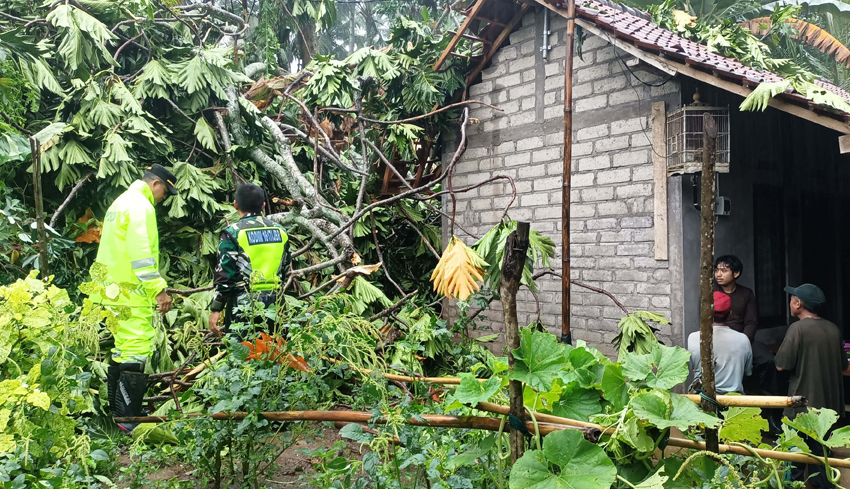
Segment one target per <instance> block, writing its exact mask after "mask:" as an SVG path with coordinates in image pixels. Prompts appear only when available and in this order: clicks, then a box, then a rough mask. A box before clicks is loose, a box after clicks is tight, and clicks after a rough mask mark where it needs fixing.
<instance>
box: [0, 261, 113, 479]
mask: <svg viewBox="0 0 850 489" xmlns="http://www.w3.org/2000/svg"><path fill="white" fill-rule="evenodd" d="M36 275H37V273H36V272H33V273H32V274H31V275H30V276H29V277H27V278H26V279H23V280H18V281H16V282H14V283H12V284H10V285H8V286H0V371H2V374H3V379H4V380H2V381H0V454H6V455H5V459H6V460H7V463H6V466H5V467H4V468H2V469H0V479H2V477H3V474H6V475H7V476H8V477H9V478H10V479H15V480H19V481H21V482H23V481H26V482H28V483H29V484H33V485H35V484H53V487H57V486H56V485H55V484H57V483H58V484H60V485H63V486H64V487H67V486H66V485H65V484H68V485H71V484H77V483H79V484H81V485H84V484H85V483H89V484H94V485H97V484H99V482H98V480H96V479H95V476H94V473H95V471H96V470H97V468H98V462H99V461H102V462H108V460H109V457H108V456H107V455H105V454H104V453H103V451H102V450H96V448H97V447H96V446H95V442H93V441H92V439H91V438H90V437H89V436H88V435H87V434H85V433H82V434H81V433H80V432H79V431H78V428H79V426H78V419H77V418H78V417H79V416H80V415H82V414H87V415H89V416H91V415H98V402H97V399H96V398H94V397H93V396H92V394H91V392H90V390H89V389H90V387H91V386H93V385H94V386H96V385H97V381H96V379H95V378H94V377H93V373H92V371H91V368H90V367H91V364H90V362H89V360H88V358H87V355H89V354H92V353H93V352H96V351H97V350H98V348H99V346H98V340H99V335H100V333H101V332H102V327H101V325H100V324H101V321H103V320H105V319H109V318H110V317H114V315H113V313H111V312H107V311H104V310H103V309H102V308H101V307H99V306H96V305H94V304H91V303H87V304H85V305H84V306H83V307H79V306H76V305H75V304H73V303H72V302H71V301H70V299H69V298H68V294H67V292H66V291H64V290H62V289H60V288H58V287H56V286H54V285H52V284H51V283H50V282H49V281H48V282H47V283H45V282H42V281H41V280H38V279H37V278H36ZM92 287H96V285H94V284H93V285H92ZM119 293H120V291H119ZM0 457H3V456H0ZM0 459H2V458H0ZM13 463H14V465H12V464H13ZM54 464H56V465H58V467H59V468H58V469H57V470H56V471H52V473H50V474H45V473H43V472H42V470H41V469H42V468H44V467H48V466H51V465H54ZM100 469H101V470H103V466H101V467H100ZM98 477H102V475H101V474H98ZM7 480H9V479H7ZM75 480H76V481H77V482H74V481H75ZM107 480H108V479H107Z"/></svg>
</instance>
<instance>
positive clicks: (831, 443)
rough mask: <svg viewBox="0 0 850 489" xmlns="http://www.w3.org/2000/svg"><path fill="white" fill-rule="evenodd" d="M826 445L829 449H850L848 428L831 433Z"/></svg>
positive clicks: (849, 431) (849, 428) (849, 429)
mask: <svg viewBox="0 0 850 489" xmlns="http://www.w3.org/2000/svg"><path fill="white" fill-rule="evenodd" d="M826 445H827V446H828V447H830V448H838V447H850V426H845V427H843V428H839V429H837V430H835V431H833V432H832V435H830V436H829V440H827V441H826Z"/></svg>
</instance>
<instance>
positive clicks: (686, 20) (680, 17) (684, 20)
mask: <svg viewBox="0 0 850 489" xmlns="http://www.w3.org/2000/svg"><path fill="white" fill-rule="evenodd" d="M673 20H674V21H675V22H676V25H677V26H679V28H681V29H684V28H685V27H687V26H689V25H694V21H695V20H697V18H696V17H694V16H693V15H691V14H689V13H687V12H685V11H683V10H674V11H673Z"/></svg>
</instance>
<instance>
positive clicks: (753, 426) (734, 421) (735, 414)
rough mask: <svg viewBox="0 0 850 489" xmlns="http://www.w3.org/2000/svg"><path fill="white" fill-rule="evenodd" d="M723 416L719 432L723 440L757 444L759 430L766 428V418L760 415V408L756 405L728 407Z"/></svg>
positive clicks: (759, 441) (759, 438) (765, 429)
mask: <svg viewBox="0 0 850 489" xmlns="http://www.w3.org/2000/svg"><path fill="white" fill-rule="evenodd" d="M723 418H724V420H723V427H721V428H720V434H719V436H720V439H721V440H723V441H737V442H744V441H748V442H750V443H752V444H753V445H756V446H758V444H759V443H761V432H762V431H767V429H768V426H767V420H766V419H764V418H762V417H761V409H759V408H756V407H748V408H744V407H730V408H729V410H728V411H726V412H725V413H724V414H723Z"/></svg>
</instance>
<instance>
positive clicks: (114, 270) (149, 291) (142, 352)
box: [92, 165, 177, 431]
mask: <svg viewBox="0 0 850 489" xmlns="http://www.w3.org/2000/svg"><path fill="white" fill-rule="evenodd" d="M175 181H176V179H175V177H174V175H173V174H172V173H171V172H170V171H168V170H166V169H165V168H164V167H163V166H161V165H153V166H151V167H149V168H148V169H147V171H145V174H144V177H143V179H142V180H137V181H135V182H133V184H132V185H130V188H128V189H127V191H125V192H124V193H123V194H121V195H120V196H119V197H118V198H117V199H115V202H113V203H112V205H111V206H109V210H107V211H106V217H105V218H104V220H103V230H102V232H101V237H100V246H99V247H98V250H97V262H98V263H101V264H103V265H105V266H106V268H107V282H108V283H123V284H124V285H125V286H126V284H134V285H135V288H134V289H133V290H132V291H131V292H130V294H129V295H124V294H120V295H118V297H116V298H115V299H110V298H108V297H93V298H92V300H94V301H96V302H101V303H103V304H105V305H107V306H110V305H113V306H125V307H129V308H130V312H131V314H130V318H129V319H126V320H119V321H118V323H119V327H118V331H116V332H115V347H114V348H113V349H112V356H111V358H110V362H109V370H108V374H107V384H108V388H109V405H110V409H111V410H112V416H114V417H122V416H138V415H140V414H141V408H142V399H143V398H144V395H145V390H146V386H147V375H145V374H144V371H145V363H146V362H147V360H148V357H149V356H150V355H151V353H152V350H153V338H154V334H155V331H154V327H153V319H154V313H155V309H156V310H158V311H159V313H160V314H165V313H166V312H168V311H169V310H171V298H170V297H169V296H168V294H167V293H166V292H165V289H166V287H167V284H166V282H165V278H163V277H162V275H160V273H159V232H158V230H157V227H156V213H155V211H154V206H155V205H157V204H159V203H161V202H162V201H163V200H165V197H166V194H169V193H170V194H171V195H174V194H176V193H177V189H176V188H175V187H174V182H175ZM119 428H121V429H122V430H125V431H131V430H132V429H133V428H135V425H129V424H119Z"/></svg>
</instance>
